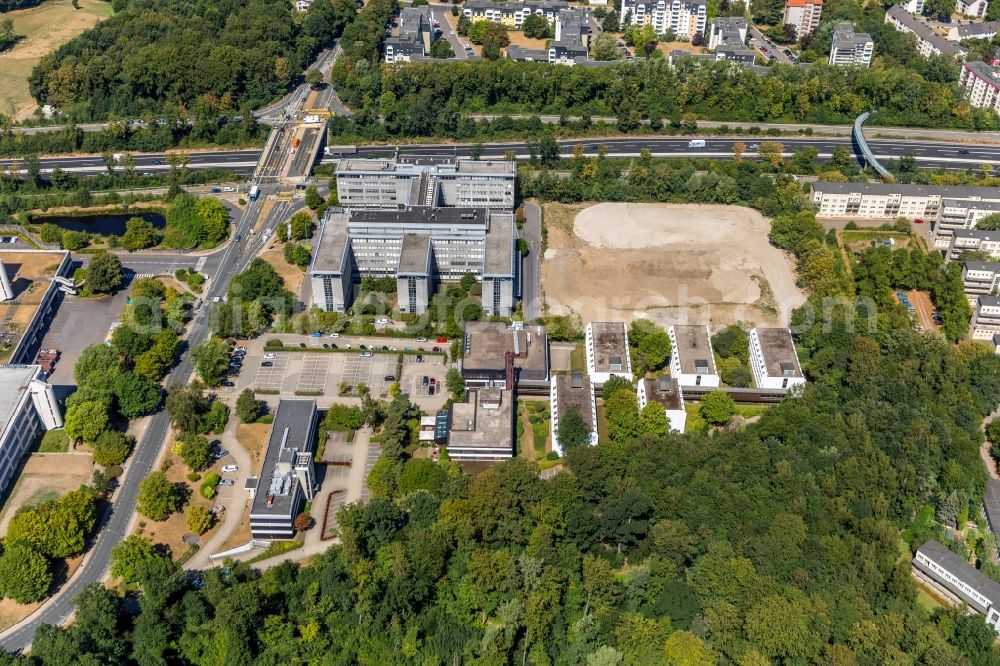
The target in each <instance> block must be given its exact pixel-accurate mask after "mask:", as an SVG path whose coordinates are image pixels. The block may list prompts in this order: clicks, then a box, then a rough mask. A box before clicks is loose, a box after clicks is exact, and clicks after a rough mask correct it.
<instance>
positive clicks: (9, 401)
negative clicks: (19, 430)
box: [0, 364, 42, 432]
mask: <svg viewBox="0 0 1000 666" xmlns="http://www.w3.org/2000/svg"><path fill="white" fill-rule="evenodd" d="M41 371H42V368H41V366H38V365H7V364H3V365H0V424H2V425H0V432H3V431H4V430H6V429H7V426H8V425H9V424H10V422H11V419H13V418H14V414H15V412H16V411H17V404H18V403H19V402H21V398H22V397H23V396H24V392H25V391H27V390H28V384H30V383H31V380H32V379H34V378H35V377H37V376H38V374H39V373H40V372H41Z"/></svg>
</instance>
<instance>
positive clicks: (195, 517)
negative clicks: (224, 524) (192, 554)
mask: <svg viewBox="0 0 1000 666" xmlns="http://www.w3.org/2000/svg"><path fill="white" fill-rule="evenodd" d="M214 518H215V516H213V515H212V512H211V511H209V510H208V508H207V507H205V506H204V505H202V504H192V505H191V506H189V507H188V508H187V513H186V514H185V516H184V519H185V521H186V522H187V528H188V529H189V530H191V531H192V532H194V533H195V534H199V535H201V534H204V533H205V532H207V531H208V530H210V529H211V528H212V523H213V522H214Z"/></svg>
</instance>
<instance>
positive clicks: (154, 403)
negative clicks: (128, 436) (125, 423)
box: [112, 372, 163, 419]
mask: <svg viewBox="0 0 1000 666" xmlns="http://www.w3.org/2000/svg"><path fill="white" fill-rule="evenodd" d="M112 390H113V391H114V394H115V397H117V398H118V411H119V412H121V415H122V416H124V417H125V418H128V419H134V418H138V417H140V416H145V415H146V414H150V413H151V412H153V410H155V409H156V408H157V407H159V405H160V400H162V398H163V394H162V392H161V390H160V387H159V386H158V385H157V384H155V383H154V382H153V380H151V379H150V378H149V377H144V376H143V375H140V374H137V373H135V372H125V373H122V374H120V375H119V376H118V377H117V378H116V379H115V381H114V384H113V389H112Z"/></svg>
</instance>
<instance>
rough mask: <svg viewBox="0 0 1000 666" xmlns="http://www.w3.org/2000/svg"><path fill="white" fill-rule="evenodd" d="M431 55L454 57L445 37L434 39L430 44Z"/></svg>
mask: <svg viewBox="0 0 1000 666" xmlns="http://www.w3.org/2000/svg"><path fill="white" fill-rule="evenodd" d="M431 57H432V58H438V59H445V58H453V57H455V51H454V50H453V49H452V48H451V44H450V43H449V42H448V40H447V39H436V40H434V43H433V44H431Z"/></svg>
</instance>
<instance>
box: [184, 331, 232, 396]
mask: <svg viewBox="0 0 1000 666" xmlns="http://www.w3.org/2000/svg"><path fill="white" fill-rule="evenodd" d="M191 361H192V362H193V363H194V367H195V368H196V369H197V370H198V375H199V376H200V377H201V379H202V381H204V382H205V383H206V384H208V385H209V386H218V385H219V384H221V383H222V380H223V379H225V378H226V371H227V370H228V369H229V345H228V344H227V343H226V341H225V340H221V339H219V338H212V339H210V340H208V341H207V342H204V343H202V344H200V345H196V346H195V347H193V348H192V349H191Z"/></svg>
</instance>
